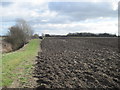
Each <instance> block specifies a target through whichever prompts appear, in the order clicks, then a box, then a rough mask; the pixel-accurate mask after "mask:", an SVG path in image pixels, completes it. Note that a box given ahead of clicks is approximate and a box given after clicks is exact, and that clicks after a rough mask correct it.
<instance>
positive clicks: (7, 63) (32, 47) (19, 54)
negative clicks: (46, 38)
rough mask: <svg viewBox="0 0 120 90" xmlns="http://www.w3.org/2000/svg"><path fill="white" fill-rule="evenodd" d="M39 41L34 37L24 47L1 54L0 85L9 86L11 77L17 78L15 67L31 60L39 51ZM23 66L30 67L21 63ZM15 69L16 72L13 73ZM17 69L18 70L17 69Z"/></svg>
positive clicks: (11, 80)
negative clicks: (0, 81)
mask: <svg viewBox="0 0 120 90" xmlns="http://www.w3.org/2000/svg"><path fill="white" fill-rule="evenodd" d="M39 43H40V40H38V39H34V40H31V41H30V42H29V43H28V44H27V45H26V46H25V47H23V48H22V49H20V50H18V51H15V52H12V53H7V54H3V56H2V86H9V85H11V84H12V82H13V78H17V77H18V76H17V75H18V73H19V72H18V73H17V70H16V68H17V67H18V66H20V65H21V63H23V62H26V61H28V62H29V61H30V60H32V59H33V58H34V57H35V56H36V55H37V52H38V51H39ZM21 66H22V67H24V68H30V67H31V66H32V65H29V67H28V66H27V67H26V65H24V63H23V64H22V65H21ZM14 71H16V73H13V72H14ZM18 71H19V70H18Z"/></svg>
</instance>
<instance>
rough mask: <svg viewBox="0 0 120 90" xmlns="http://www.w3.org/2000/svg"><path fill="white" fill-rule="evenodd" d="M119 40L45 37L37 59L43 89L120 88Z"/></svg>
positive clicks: (40, 86)
mask: <svg viewBox="0 0 120 90" xmlns="http://www.w3.org/2000/svg"><path fill="white" fill-rule="evenodd" d="M117 45H118V43H117V39H116V38H45V39H44V40H43V41H42V43H41V48H42V52H39V55H38V59H37V60H36V67H35V77H36V78H38V81H37V83H38V85H39V88H42V87H45V88H120V84H119V83H120V69H119V68H120V66H119V63H120V56H119V54H118V46H117Z"/></svg>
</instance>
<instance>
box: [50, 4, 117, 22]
mask: <svg viewBox="0 0 120 90" xmlns="http://www.w3.org/2000/svg"><path fill="white" fill-rule="evenodd" d="M49 9H50V10H52V11H56V12H57V13H59V15H62V16H69V17H71V18H70V20H71V21H80V20H85V19H89V18H96V17H116V16H117V11H115V10H113V8H112V5H111V4H110V3H107V2H100V3H92V2H50V3H49Z"/></svg>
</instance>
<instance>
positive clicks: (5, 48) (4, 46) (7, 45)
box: [0, 40, 12, 53]
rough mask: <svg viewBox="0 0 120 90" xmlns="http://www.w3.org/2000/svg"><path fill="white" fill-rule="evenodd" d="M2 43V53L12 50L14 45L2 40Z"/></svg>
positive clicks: (0, 43) (0, 42)
mask: <svg viewBox="0 0 120 90" xmlns="http://www.w3.org/2000/svg"><path fill="white" fill-rule="evenodd" d="M0 45H2V48H0V50H1V51H2V53H8V52H11V51H12V45H11V44H10V43H7V42H5V41H3V40H1V41H0Z"/></svg>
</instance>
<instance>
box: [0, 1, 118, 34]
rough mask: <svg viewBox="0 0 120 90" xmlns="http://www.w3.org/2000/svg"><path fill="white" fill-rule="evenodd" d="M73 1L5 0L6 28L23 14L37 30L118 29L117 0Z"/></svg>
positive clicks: (4, 16) (22, 16)
mask: <svg viewBox="0 0 120 90" xmlns="http://www.w3.org/2000/svg"><path fill="white" fill-rule="evenodd" d="M49 1H54V0H49ZM69 1H70V2H68V0H67V1H65V0H64V1H63V0H61V1H59V0H57V1H55V2H48V0H26V1H25V0H16V1H13V0H4V2H3V5H2V7H0V13H2V14H1V15H0V18H2V22H3V28H2V32H4V33H5V32H7V31H8V27H9V26H12V25H14V24H15V22H16V19H19V18H22V19H25V20H26V21H28V22H29V23H30V24H31V26H33V29H34V30H35V32H36V33H50V34H67V33H69V32H85V31H86V32H95V33H96V32H110V33H117V26H115V25H116V22H117V0H116V1H115V0H114V1H113V0H110V1H109V0H106V2H104V0H80V1H78V2H75V1H74V2H73V0H69ZM71 1H72V2H71ZM109 22H110V23H109ZM11 23H12V24H11Z"/></svg>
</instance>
